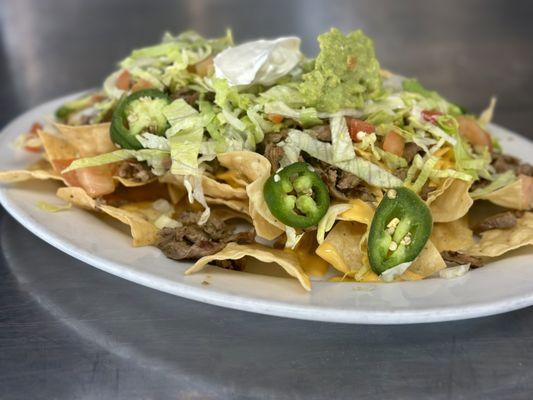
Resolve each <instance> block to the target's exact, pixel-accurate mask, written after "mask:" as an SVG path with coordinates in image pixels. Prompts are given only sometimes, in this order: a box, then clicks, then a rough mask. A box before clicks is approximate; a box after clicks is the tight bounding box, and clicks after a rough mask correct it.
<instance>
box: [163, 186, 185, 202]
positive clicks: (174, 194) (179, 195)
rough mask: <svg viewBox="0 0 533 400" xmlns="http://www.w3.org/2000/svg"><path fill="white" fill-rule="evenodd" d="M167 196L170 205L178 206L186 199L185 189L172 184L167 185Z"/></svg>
mask: <svg viewBox="0 0 533 400" xmlns="http://www.w3.org/2000/svg"><path fill="white" fill-rule="evenodd" d="M167 190H168V196H169V198H170V201H171V202H172V204H178V203H179V202H181V201H182V200H183V199H184V198H186V197H187V189H185V187H180V186H178V185H174V184H172V183H168V184H167Z"/></svg>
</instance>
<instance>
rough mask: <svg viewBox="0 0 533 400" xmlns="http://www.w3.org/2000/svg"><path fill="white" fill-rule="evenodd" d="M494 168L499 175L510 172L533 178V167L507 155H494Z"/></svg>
mask: <svg viewBox="0 0 533 400" xmlns="http://www.w3.org/2000/svg"><path fill="white" fill-rule="evenodd" d="M492 166H493V167H494V169H495V170H496V172H498V173H502V172H506V171H509V170H512V171H514V172H515V173H516V174H517V175H520V174H522V175H527V176H533V165H531V164H527V163H523V162H521V161H520V160H519V159H518V158H516V157H513V156H509V155H507V154H496V153H493V154H492Z"/></svg>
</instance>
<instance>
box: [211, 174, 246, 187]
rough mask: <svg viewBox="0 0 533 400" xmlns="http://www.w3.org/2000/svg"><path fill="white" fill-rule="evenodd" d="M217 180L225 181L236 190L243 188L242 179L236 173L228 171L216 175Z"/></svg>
mask: <svg viewBox="0 0 533 400" xmlns="http://www.w3.org/2000/svg"><path fill="white" fill-rule="evenodd" d="M215 178H217V180H221V181H225V182H226V183H227V184H228V185H230V186H231V187H234V188H241V187H242V183H241V182H242V180H243V179H242V177H241V176H240V174H239V173H237V172H236V171H226V172H221V173H219V174H216V175H215Z"/></svg>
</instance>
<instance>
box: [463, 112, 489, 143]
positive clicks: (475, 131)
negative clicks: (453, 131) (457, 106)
mask: <svg viewBox="0 0 533 400" xmlns="http://www.w3.org/2000/svg"><path fill="white" fill-rule="evenodd" d="M456 118H457V122H458V123H459V133H460V134H461V136H462V137H464V138H465V139H466V140H467V141H468V142H469V143H470V144H471V145H472V146H474V148H475V149H480V148H481V149H482V148H483V147H488V148H489V151H492V139H491V137H490V135H489V133H488V132H487V131H485V130H484V129H483V128H481V126H479V124H478V123H477V121H476V120H475V119H473V118H470V117H465V116H463V115H460V116H458V117H456Z"/></svg>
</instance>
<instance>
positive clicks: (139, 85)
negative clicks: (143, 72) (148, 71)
mask: <svg viewBox="0 0 533 400" xmlns="http://www.w3.org/2000/svg"><path fill="white" fill-rule="evenodd" d="M152 87H154V86H153V85H152V84H151V83H150V82H148V81H145V80H144V79H140V80H139V81H137V82H135V84H134V85H133V86H132V87H131V92H132V93H133V92H137V91H138V90H143V89H150V88H152Z"/></svg>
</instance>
